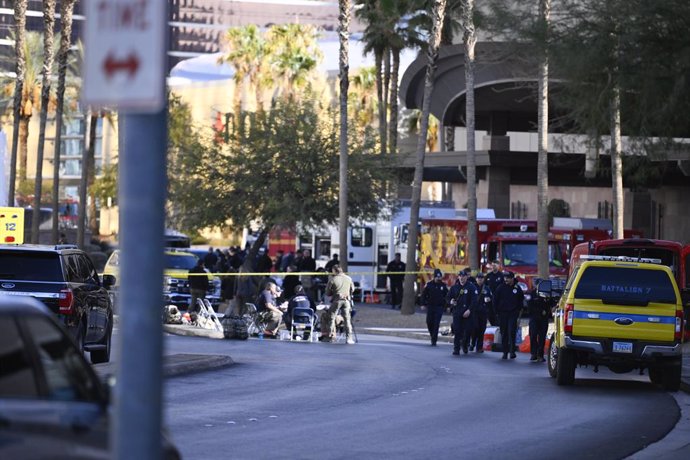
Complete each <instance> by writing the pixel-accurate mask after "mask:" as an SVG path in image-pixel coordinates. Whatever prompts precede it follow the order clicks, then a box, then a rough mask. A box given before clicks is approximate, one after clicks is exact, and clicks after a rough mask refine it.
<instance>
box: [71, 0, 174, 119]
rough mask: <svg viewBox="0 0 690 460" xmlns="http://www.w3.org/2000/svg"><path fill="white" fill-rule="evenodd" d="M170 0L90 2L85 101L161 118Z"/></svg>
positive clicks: (87, 20) (87, 18)
mask: <svg viewBox="0 0 690 460" xmlns="http://www.w3.org/2000/svg"><path fill="white" fill-rule="evenodd" d="M167 3H168V2H167V0H87V1H85V2H84V13H85V16H86V29H85V37H84V41H85V65H84V90H83V94H82V98H83V102H84V103H85V104H86V105H89V106H92V107H113V108H118V109H120V110H123V111H125V112H126V111H131V112H141V113H155V112H157V111H159V110H161V109H162V108H163V106H164V102H165V75H166V68H167V66H166V50H165V49H164V47H165V43H166V42H167V40H166V34H167V30H166V28H167V24H168V16H167V12H168V9H167Z"/></svg>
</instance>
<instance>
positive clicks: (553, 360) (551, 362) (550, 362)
mask: <svg viewBox="0 0 690 460" xmlns="http://www.w3.org/2000/svg"><path fill="white" fill-rule="evenodd" d="M555 341H556V334H551V340H550V341H549V355H548V359H547V361H546V367H547V368H548V369H549V375H550V376H551V377H553V378H556V369H558V347H557V346H556V344H555V343H554V342H555Z"/></svg>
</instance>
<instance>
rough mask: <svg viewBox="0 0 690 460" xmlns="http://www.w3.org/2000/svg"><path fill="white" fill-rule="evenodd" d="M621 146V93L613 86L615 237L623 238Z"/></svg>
mask: <svg viewBox="0 0 690 460" xmlns="http://www.w3.org/2000/svg"><path fill="white" fill-rule="evenodd" d="M621 155H622V147H621V94H620V87H619V86H618V85H615V86H614V87H613V95H612V100H611V181H612V188H613V238H615V239H620V238H623V215H624V214H623V212H624V209H623V208H624V200H623V159H622V156H621Z"/></svg>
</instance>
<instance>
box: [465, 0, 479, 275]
mask: <svg viewBox="0 0 690 460" xmlns="http://www.w3.org/2000/svg"><path fill="white" fill-rule="evenodd" d="M473 16H474V0H463V1H462V26H463V29H464V33H463V40H462V41H463V46H464V48H465V126H466V128H467V237H468V245H469V251H468V256H469V266H470V268H472V269H477V268H479V244H478V242H477V181H476V177H477V167H476V161H475V130H474V121H475V117H474V110H475V105H474V46H475V45H476V43H477V35H476V33H475V28H474V18H473Z"/></svg>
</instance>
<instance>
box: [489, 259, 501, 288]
mask: <svg viewBox="0 0 690 460" xmlns="http://www.w3.org/2000/svg"><path fill="white" fill-rule="evenodd" d="M499 268H500V265H499V264H498V261H495V262H494V263H492V264H491V271H490V272H489V273H487V274H486V284H488V285H489V289H491V292H493V293H494V294H496V288H498V287H499V286H500V285H502V284H503V283H504V281H503V272H501V271H500V270H499Z"/></svg>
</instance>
